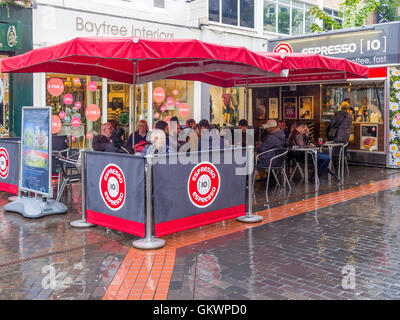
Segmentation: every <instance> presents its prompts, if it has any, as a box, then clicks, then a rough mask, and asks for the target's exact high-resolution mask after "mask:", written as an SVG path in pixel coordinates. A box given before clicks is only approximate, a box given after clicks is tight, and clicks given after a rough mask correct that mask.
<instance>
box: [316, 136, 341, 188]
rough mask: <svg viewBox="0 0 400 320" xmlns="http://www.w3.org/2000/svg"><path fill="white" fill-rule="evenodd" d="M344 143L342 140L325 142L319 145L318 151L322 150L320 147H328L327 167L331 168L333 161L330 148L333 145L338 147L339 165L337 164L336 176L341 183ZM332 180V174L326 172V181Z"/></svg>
mask: <svg viewBox="0 0 400 320" xmlns="http://www.w3.org/2000/svg"><path fill="white" fill-rule="evenodd" d="M344 145H345V143H343V142H325V143H324V144H322V145H321V146H320V151H322V148H328V151H329V158H330V160H329V169H331V170H332V168H333V162H332V150H333V148H334V147H340V151H339V165H338V176H339V180H340V183H343V181H344V166H343V164H344V148H343V147H344ZM331 181H332V176H331V175H330V174H328V182H329V183H330V182H331Z"/></svg>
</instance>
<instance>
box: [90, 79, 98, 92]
mask: <svg viewBox="0 0 400 320" xmlns="http://www.w3.org/2000/svg"><path fill="white" fill-rule="evenodd" d="M88 89H89V91H96V89H97V83H96V81H89V83H88Z"/></svg>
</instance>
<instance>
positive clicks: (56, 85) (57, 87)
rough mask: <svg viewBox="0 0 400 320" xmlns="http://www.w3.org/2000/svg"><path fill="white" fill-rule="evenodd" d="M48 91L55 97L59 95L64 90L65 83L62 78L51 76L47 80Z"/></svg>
mask: <svg viewBox="0 0 400 320" xmlns="http://www.w3.org/2000/svg"><path fill="white" fill-rule="evenodd" d="M47 91H48V92H49V93H50V95H52V96H53V97H58V96H59V95H60V94H62V93H63V91H64V83H63V81H62V80H61V79H58V78H51V79H50V80H49V81H48V82H47Z"/></svg>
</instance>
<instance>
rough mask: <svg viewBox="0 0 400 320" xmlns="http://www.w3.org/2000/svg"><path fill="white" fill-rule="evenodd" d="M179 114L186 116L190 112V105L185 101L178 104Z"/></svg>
mask: <svg viewBox="0 0 400 320" xmlns="http://www.w3.org/2000/svg"><path fill="white" fill-rule="evenodd" d="M179 114H180V116H181V117H183V118H186V117H187V116H188V115H189V114H190V107H189V105H188V104H187V103H186V102H183V103H181V104H180V105H179Z"/></svg>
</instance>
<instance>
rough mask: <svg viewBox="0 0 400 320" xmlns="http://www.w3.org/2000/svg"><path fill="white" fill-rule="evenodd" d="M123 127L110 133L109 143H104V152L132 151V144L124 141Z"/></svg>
mask: <svg viewBox="0 0 400 320" xmlns="http://www.w3.org/2000/svg"><path fill="white" fill-rule="evenodd" d="M124 140H125V130H124V128H118V129H114V130H113V132H112V134H111V139H110V143H109V144H107V145H106V149H105V150H104V151H105V152H116V153H133V149H132V146H131V145H129V144H127V143H125V142H124Z"/></svg>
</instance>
